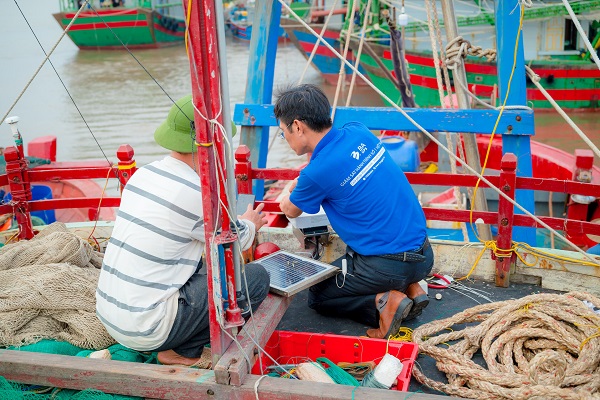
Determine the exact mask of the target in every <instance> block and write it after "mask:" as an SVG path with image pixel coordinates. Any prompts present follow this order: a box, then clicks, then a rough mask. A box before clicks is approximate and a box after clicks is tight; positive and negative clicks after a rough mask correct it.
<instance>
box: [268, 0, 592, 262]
mask: <svg viewBox="0 0 600 400" xmlns="http://www.w3.org/2000/svg"><path fill="white" fill-rule="evenodd" d="M278 1H279V3H280V4H281V5H282V7H284V8H285V9H287V10H291V9H290V7H289V6H288V5H287V4H286V3H285V1H284V0H278ZM298 20H299V22H300V23H301V24H302V25H304V27H305V28H306V29H307V30H308V31H309V32H311V33H312V34H313V35H314V36H318V35H317V33H316V32H315V31H314V30H313V29H312V28H311V27H310V26H309V25H308V24H307V23H305V22H304V21H302V20H300V19H298ZM319 40H320V41H321V43H323V45H325V46H326V47H327V48H328V49H329V50H331V51H332V52H333V54H335V55H336V56H337V57H338V58H339V59H340V60H342V62H343V63H345V64H346V65H348V67H350V68H351V69H353V70H356V68H354V65H352V64H351V63H350V62H348V60H345V59H344V58H343V57H342V55H341V54H340V53H338V52H337V51H336V50H335V49H334V48H333V46H331V45H330V44H329V43H327V42H326V41H325V40H323V39H322V38H320V39H319ZM356 74H357V75H358V76H359V77H361V78H362V79H363V80H364V81H365V83H366V84H367V85H369V86H370V87H371V88H372V89H373V90H374V91H375V92H377V93H378V94H379V95H380V96H381V97H383V99H384V100H386V101H387V102H389V103H390V104H391V105H392V107H394V108H395V109H396V110H397V111H399V112H400V114H402V115H403V116H404V117H405V118H406V119H407V120H408V121H409V122H410V123H411V124H413V126H414V127H415V128H417V129H418V130H419V131H421V132H423V133H424V134H425V135H427V136H428V137H429V138H430V139H431V140H432V141H433V142H434V143H435V144H437V145H438V146H439V147H440V148H442V149H443V150H444V151H446V152H447V153H448V154H449V155H450V157H452V158H453V159H454V160H456V161H457V162H459V163H460V164H461V165H462V166H463V167H464V168H465V169H466V170H468V171H469V172H471V173H472V174H473V175H475V176H477V177H478V178H479V179H480V180H481V181H482V182H484V183H485V184H486V185H488V187H489V188H490V189H492V190H494V191H495V192H496V193H498V195H499V196H501V197H503V198H504V199H505V200H506V201H508V202H509V203H511V204H512V205H514V206H515V207H516V208H518V209H519V210H521V211H522V212H523V213H524V214H525V215H528V216H529V217H531V218H532V219H533V220H534V221H535V222H537V223H538V224H539V225H541V226H543V227H544V228H546V229H548V230H549V231H550V232H554V234H555V235H556V236H557V237H559V238H560V239H562V240H563V241H564V242H565V243H567V244H569V246H571V247H572V248H573V249H574V250H575V251H577V252H578V253H580V254H581V255H583V256H584V257H585V258H586V259H588V260H589V261H590V262H591V263H593V264H595V265H598V266H600V264H598V263H597V261H596V260H595V259H594V258H592V256H591V255H590V254H588V253H586V252H585V251H583V250H581V249H580V248H579V247H577V246H576V245H575V244H574V243H573V242H571V241H570V240H569V239H567V238H566V237H564V236H563V235H561V234H560V233H558V232H557V231H556V230H555V229H553V228H552V227H550V226H549V225H548V224H547V223H545V222H544V221H542V220H541V219H539V218H538V217H536V216H535V215H533V214H532V213H531V212H530V211H529V210H527V209H525V208H524V207H523V206H521V205H520V204H519V203H517V202H516V201H514V200H513V199H511V198H510V197H509V196H508V195H507V194H506V193H504V192H503V191H502V190H500V189H498V188H497V187H496V186H494V185H493V184H492V183H491V182H490V181H489V180H488V179H487V178H486V177H484V176H483V175H481V174H479V173H478V172H477V171H475V170H474V169H473V168H471V166H469V165H468V164H467V163H466V162H464V161H462V160H461V159H459V158H458V157H457V156H456V155H455V154H453V153H452V152H451V151H450V150H449V149H448V148H447V147H446V146H444V145H443V144H442V143H441V142H440V141H439V140H437V139H436V138H435V136H433V135H432V134H431V133H430V132H429V131H427V130H426V129H425V128H423V127H422V126H421V125H420V124H419V123H418V122H417V121H415V120H414V119H413V118H412V117H411V116H410V115H408V114H407V113H406V111H404V110H403V109H402V108H401V107H399V106H397V105H396V104H395V103H394V102H393V101H392V100H391V99H390V98H389V97H388V96H387V95H385V94H384V93H383V92H382V91H381V90H379V89H378V88H377V87H376V86H375V85H374V84H373V82H371V81H370V80H369V79H367V77H365V76H364V75H363V74H362V73H361V72H360V71H358V70H357V71H356Z"/></svg>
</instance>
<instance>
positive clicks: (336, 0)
mask: <svg viewBox="0 0 600 400" xmlns="http://www.w3.org/2000/svg"><path fill="white" fill-rule="evenodd" d="M337 2H338V0H335V1H334V2H333V6H331V10H329V14H328V15H327V19H326V20H325V23H324V24H323V27H322V28H321V33H320V34H319V38H320V39H322V38H323V35H324V34H325V31H326V30H327V26H328V25H329V21H330V20H331V16H332V15H333V10H335V6H336V5H337ZM292 13H293V14H294V17H295V18H300V17H298V14H296V13H295V12H294V11H292ZM318 48H319V40H317V41H316V42H315V45H314V46H313V49H312V51H311V52H310V57H308V60H307V61H306V64H304V71H302V75H300V79H298V83H297V84H298V85H299V84H301V83H302V81H303V80H304V75H306V71H307V70H308V66H309V65H310V63H311V62H312V60H313V58H314V57H315V54H316V53H317V50H318Z"/></svg>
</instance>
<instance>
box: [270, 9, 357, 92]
mask: <svg viewBox="0 0 600 400" xmlns="http://www.w3.org/2000/svg"><path fill="white" fill-rule="evenodd" d="M281 26H282V28H283V30H284V31H285V33H286V34H287V36H288V37H289V39H290V41H291V42H292V43H293V44H294V46H295V47H296V48H297V49H298V50H299V51H300V52H301V53H302V54H303V55H304V57H305V58H306V59H307V60H308V59H309V57H310V54H311V53H312V51H313V48H314V46H315V44H316V43H317V38H316V37H315V36H314V35H313V34H312V33H311V32H310V31H309V30H308V29H306V28H305V27H304V26H302V25H301V24H300V23H299V22H297V21H296V20H291V19H287V18H282V19H281ZM311 27H312V28H313V29H314V30H315V31H316V32H317V33H319V32H321V28H322V27H323V25H322V24H311ZM339 36H340V34H339V30H336V29H327V30H326V31H325V33H324V34H323V39H325V41H326V42H327V43H328V44H329V45H331V47H333V48H334V49H336V50H337V51H338V52H340V53H342V52H343V49H341V48H340V40H339ZM347 59H348V61H349V62H350V63H352V64H354V63H355V57H354V53H353V52H352V51H351V50H349V53H348V57H347ZM312 65H313V66H314V67H315V68H316V69H317V70H318V71H319V72H320V73H321V76H322V77H323V79H324V80H325V82H327V83H328V84H331V85H337V82H338V78H339V75H340V65H341V64H340V60H339V58H338V57H337V56H336V55H335V54H334V53H333V51H331V50H330V49H329V48H328V47H327V46H325V45H324V44H323V43H321V42H319V43H318V47H317V51H316V53H315V55H314V57H313V59H312ZM358 70H359V72H360V73H362V74H366V71H365V69H364V68H363V67H362V66H361V65H359V67H358ZM344 73H345V74H346V80H348V81H349V80H350V79H351V77H352V69H351V68H350V67H348V66H347V65H346V66H345V68H344ZM356 82H357V84H359V85H363V84H364V82H363V81H362V79H360V78H358V79H357V80H356Z"/></svg>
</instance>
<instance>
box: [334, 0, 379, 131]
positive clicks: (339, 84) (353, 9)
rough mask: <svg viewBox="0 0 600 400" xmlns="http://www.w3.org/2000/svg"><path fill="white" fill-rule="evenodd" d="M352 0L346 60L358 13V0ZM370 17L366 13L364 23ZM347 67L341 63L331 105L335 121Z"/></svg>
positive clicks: (345, 47)
mask: <svg viewBox="0 0 600 400" xmlns="http://www.w3.org/2000/svg"><path fill="white" fill-rule="evenodd" d="M351 1H352V7H351V9H350V10H351V11H350V24H349V25H348V31H347V32H346V43H344V55H343V56H342V57H343V58H344V60H345V59H346V58H347V56H348V48H349V47H350V35H351V34H352V31H353V30H354V14H355V13H356V2H357V1H358V0H351ZM370 2H371V0H369V3H370ZM368 12H369V10H366V13H368ZM367 17H368V15H367V14H365V21H364V25H366V22H367V21H366V18H367ZM345 70H346V69H345V68H344V63H340V72H339V75H338V81H337V86H336V88H335V96H334V98H333V104H332V107H331V120H332V121H334V120H335V110H336V109H337V103H338V99H339V96H340V89H341V87H342V81H345V76H344V75H345V74H344V72H345Z"/></svg>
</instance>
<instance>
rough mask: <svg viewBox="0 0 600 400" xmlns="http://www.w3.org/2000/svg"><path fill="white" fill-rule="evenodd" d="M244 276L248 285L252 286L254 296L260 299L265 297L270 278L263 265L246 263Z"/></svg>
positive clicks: (267, 292)
mask: <svg viewBox="0 0 600 400" xmlns="http://www.w3.org/2000/svg"><path fill="white" fill-rule="evenodd" d="M246 276H247V278H248V285H251V286H252V287H253V289H254V292H255V295H256V297H258V298H260V299H261V300H262V299H264V298H265V297H267V294H269V288H270V286H271V280H270V278H269V273H268V272H267V270H266V269H265V267H263V266H262V265H260V264H259V263H250V264H248V265H246ZM251 290H252V289H251Z"/></svg>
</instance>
